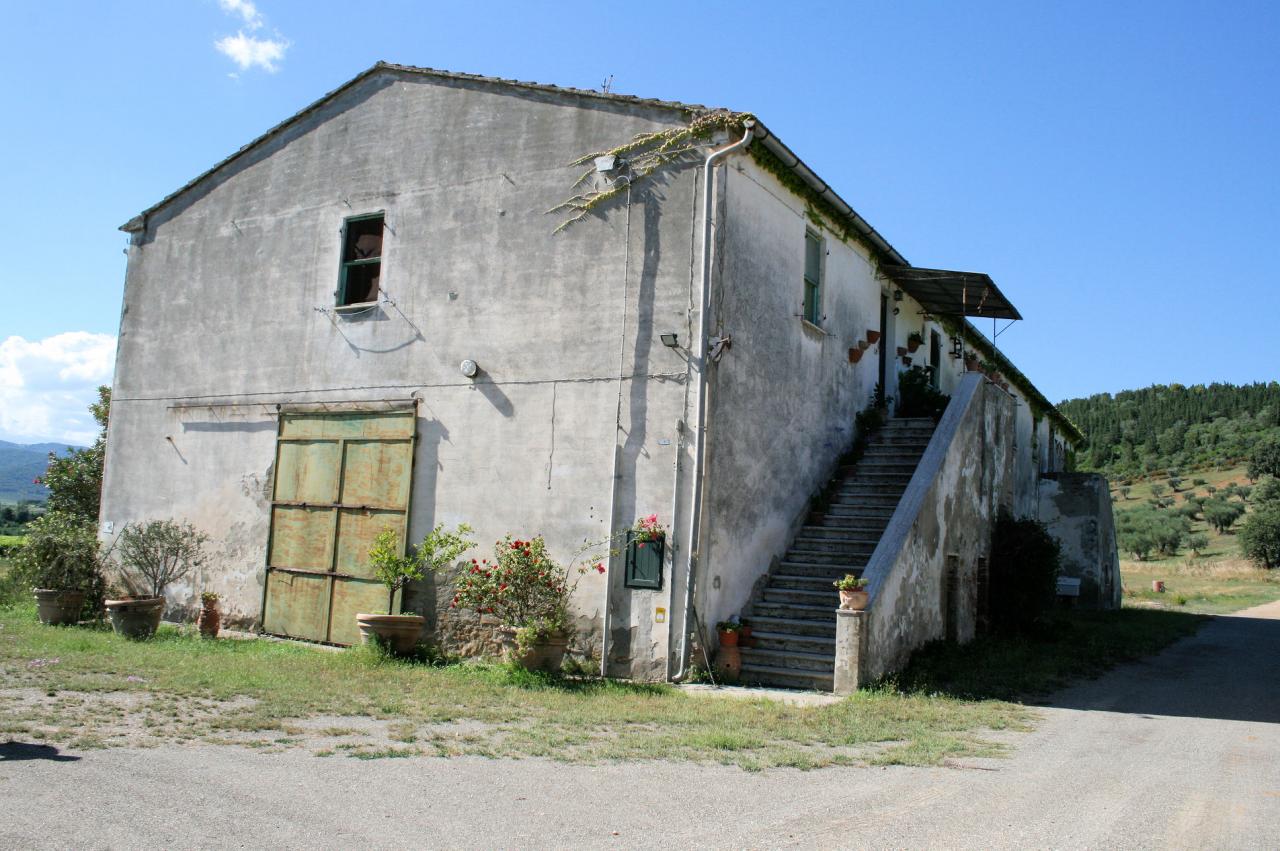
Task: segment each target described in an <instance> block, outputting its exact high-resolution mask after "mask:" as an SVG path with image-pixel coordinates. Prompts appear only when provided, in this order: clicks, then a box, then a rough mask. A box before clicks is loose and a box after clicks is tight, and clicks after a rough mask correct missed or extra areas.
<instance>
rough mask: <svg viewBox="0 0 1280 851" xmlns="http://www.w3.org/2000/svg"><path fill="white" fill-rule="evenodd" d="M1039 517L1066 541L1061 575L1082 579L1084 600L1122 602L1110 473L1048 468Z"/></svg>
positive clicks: (1098, 604) (1105, 604)
mask: <svg viewBox="0 0 1280 851" xmlns="http://www.w3.org/2000/svg"><path fill="white" fill-rule="evenodd" d="M1040 520H1041V522H1043V523H1044V524H1045V525H1047V526H1048V527H1049V532H1050V533H1051V534H1052V535H1053V536H1054V537H1055V538H1057V539H1058V541H1059V543H1061V544H1062V575H1063V576H1071V577H1076V578H1078V579H1079V580H1080V599H1079V601H1078V602H1079V605H1082V606H1086V607H1089V608H1101V609H1116V608H1119V607H1120V592H1121V582H1120V555H1119V553H1118V552H1117V550H1116V529H1115V518H1114V517H1113V515H1112V511H1111V495H1110V493H1109V489H1108V486H1107V480H1106V477H1105V476H1102V475H1099V474H1097V473H1047V474H1045V476H1044V478H1043V480H1042V481H1041V483H1040Z"/></svg>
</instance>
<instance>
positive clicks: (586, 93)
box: [120, 62, 1083, 442]
mask: <svg viewBox="0 0 1280 851" xmlns="http://www.w3.org/2000/svg"><path fill="white" fill-rule="evenodd" d="M387 72H392V73H400V74H412V75H416V76H422V77H432V78H436V79H440V80H453V81H467V82H477V83H486V84H491V85H500V86H506V87H508V88H515V89H524V90H529V91H538V92H549V93H553V94H561V95H571V96H574V97H581V98H588V99H592V100H600V101H606V102H610V103H626V104H632V105H638V106H648V107H653V108H657V109H668V110H671V111H673V112H678V113H681V114H685V115H687V114H690V113H693V114H696V113H702V112H714V111H725V112H728V111H729V110H723V109H721V108H715V107H707V106H703V105H701V104H693V103H684V102H682V101H674V100H661V99H659V98H644V97H637V96H635V95H623V94H615V93H613V92H598V91H595V90H593V89H576V88H571V87H566V86H555V85H551V84H549V83H534V82H527V81H523V80H509V79H504V78H502V77H486V76H484V75H481V74H464V73H459V72H455V71H442V70H438V69H436V68H421V67H416V66H413V65H397V64H395V63H392V62H377V63H375V64H374V65H373V66H372V67H370V68H368V69H367V70H365V71H362V72H361V73H360V74H357V75H356V76H355V77H353V78H351V79H350V80H348V81H347V82H345V83H343V84H342V85H341V86H339V87H338V88H336V89H334V90H333V91H331V92H328V93H327V94H325V95H323V96H322V97H320V98H319V99H318V100H316V101H315V102H314V103H312V104H310V105H309V106H307V107H304V108H303V109H302V110H300V111H298V112H297V113H295V114H294V115H292V116H290V117H289V118H286V119H285V120H284V121H282V122H280V123H279V124H277V125H276V126H275V127H272V128H271V129H270V130H268V131H267V132H266V133H263V134H262V135H261V136H259V137H258V138H256V139H254V140H253V141H251V142H249V143H248V144H247V145H245V146H244V147H242V148H240V149H239V150H238V151H236V152H235V153H233V154H231V156H229V157H227V158H226V159H224V160H222V161H220V162H218V163H216V164H214V165H213V166H212V167H211V168H209V169H208V170H206V171H204V172H202V173H201V174H199V175H197V176H196V177H195V178H193V179H192V180H190V181H188V182H187V183H186V184H184V185H183V186H181V187H179V188H178V189H177V190H175V191H174V192H172V193H170V194H169V195H166V196H165V197H164V198H162V199H160V201H158V202H156V203H155V204H153V205H151V206H150V207H148V208H147V209H145V210H143V211H142V212H141V213H139V214H138V215H137V216H134V217H133V218H132V219H130V220H129V221H128V222H125V223H124V224H123V225H121V226H120V230H122V231H126V232H134V231H138V230H143V229H144V228H145V227H146V221H147V217H149V216H150V215H152V214H153V213H155V212H156V211H157V210H159V209H161V208H162V207H164V206H165V205H167V204H168V203H169V202H171V201H173V200H174V199H176V198H178V197H179V196H181V195H183V194H185V193H186V192H188V191H190V190H191V189H193V188H195V187H196V186H197V185H199V184H200V183H202V182H204V181H205V180H206V179H208V178H209V177H212V176H213V175H214V174H215V173H217V172H218V171H220V170H221V169H222V168H224V167H225V166H227V165H229V164H230V163H232V162H234V161H235V160H236V159H238V158H239V157H242V156H244V155H245V154H246V153H248V152H249V151H251V150H253V149H254V148H256V147H258V146H259V145H261V144H263V143H265V142H267V141H269V140H270V139H272V138H274V137H275V136H277V135H279V134H280V133H281V132H283V131H285V130H287V129H288V128H289V127H291V126H293V125H294V124H296V123H298V122H299V121H301V120H302V119H304V118H306V117H307V116H309V115H310V114H312V113H313V112H315V111H317V110H318V109H320V108H321V107H322V106H324V105H325V104H327V103H328V102H329V101H331V100H333V99H334V98H336V97H338V96H339V95H341V94H343V93H344V92H347V91H349V90H351V89H353V88H355V87H356V86H358V85H360V84H361V83H363V82H364V81H365V80H368V79H370V78H371V77H374V76H376V75H378V74H382V73H387ZM755 121H756V123H755V127H754V131H753V135H754V138H755V143H757V144H760V145H763V146H764V147H765V148H766V149H768V150H769V152H770V153H772V154H774V155H775V156H776V157H778V159H779V160H781V161H782V163H783V164H784V165H785V166H786V167H787V168H788V169H790V170H791V171H792V172H793V173H794V174H795V175H796V176H797V177H799V178H800V179H801V180H803V181H804V182H805V183H806V184H807V185H808V186H809V187H810V188H811V189H812V190H813V191H814V192H816V193H817V194H818V195H819V196H820V197H821V198H822V199H824V200H825V201H826V202H827V203H828V204H830V205H831V206H832V207H833V208H835V210H836V211H838V212H839V213H840V214H841V215H842V216H844V218H845V219H846V220H847V221H848V223H849V224H850V225H851V226H852V227H853V229H854V231H855V232H857V233H859V234H861V235H862V236H863V238H864V239H866V240H867V242H868V244H870V246H871V247H872V248H873V249H874V250H875V251H876V252H877V253H878V254H879V255H880V259H881V261H883V262H882V266H883V267H884V268H885V271H886V273H887V272H888V269H889V267H896V268H897V269H898V270H899V272H898V274H902V275H905V274H908V272H906V271H903V270H910V271H918V272H942V271H943V270H937V269H920V270H915V269H913V267H911V264H910V263H909V262H908V261H907V259H906V258H905V257H903V256H902V255H901V254H899V253H898V250H897V249H895V248H894V247H893V246H892V245H890V244H889V241H888V240H886V239H885V238H884V237H883V236H882V235H881V234H880V233H879V232H878V231H877V230H876V229H875V228H873V227H872V226H871V225H870V223H868V222H867V220H866V219H864V218H862V216H860V215H858V213H857V211H856V210H854V209H853V207H851V206H850V205H849V204H848V203H847V202H846V201H845V200H844V199H843V198H841V197H840V196H839V194H837V193H836V191H835V190H834V189H832V188H831V187H830V186H829V185H828V184H827V183H826V181H824V180H823V179H822V178H820V177H819V176H818V175H817V173H816V172H814V171H813V170H812V169H811V168H809V167H808V166H807V165H805V164H804V162H803V161H802V160H801V159H800V157H798V156H796V154H795V153H794V152H793V151H792V150H791V149H790V148H788V147H787V146H786V144H785V143H784V142H783V141H782V140H781V139H779V138H778V137H777V136H776V135H774V134H773V133H772V132H770V131H769V129H768V127H766V126H765V125H764V123H763V122H761V121H760V120H759V119H756V120H755ZM945 274H949V275H966V276H974V280H977V279H979V278H980V279H982V280H983V281H985V283H986V284H989V286H990V290H991V291H994V293H995V294H996V295H997V296H998V298H999V300H1000V301H1001V302H1003V304H1005V305H1007V306H1008V309H1009V310H1010V311H1012V312H1013V313H1014V314H1016V313H1017V311H1016V310H1015V309H1014V308H1013V306H1012V305H1011V304H1009V303H1008V300H1007V299H1005V298H1004V296H1003V295H1002V294H1000V292H999V290H998V289H997V288H996V286H995V283H994V282H992V281H991V279H990V278H989V277H987V276H986V275H982V274H980V273H974V272H947V273H945ZM921 287H922V289H921V292H924V289H923V283H922V284H921ZM903 288H904V289H907V286H906V285H905V284H904V285H903ZM914 297H915V295H914V293H913V298H914ZM917 300H920V299H917ZM963 301H964V299H963V298H962V302H963ZM921 304H922V305H923V306H925V309H929V307H928V305H927V304H925V302H924V301H921ZM970 315H982V316H992V315H993V314H991V313H984V314H970ZM1010 318H1021V317H1020V316H1016V315H1015V316H1012V317H1010ZM961 321H962V322H963V323H964V331H965V333H964V336H965V338H966V339H967V340H969V342H970V343H971V345H973V346H975V347H976V348H978V349H980V350H982V351H984V352H985V353H987V354H988V355H989V356H991V357H993V358H994V359H996V360H997V361H999V362H1002V363H1003V364H1005V365H1007V367H1008V368H1007V369H1004V370H1003V372H1004V374H1005V375H1006V376H1008V377H1009V378H1010V379H1011V380H1013V381H1014V382H1015V383H1016V384H1018V386H1019V387H1020V388H1021V389H1022V390H1023V391H1024V392H1026V393H1027V395H1028V396H1029V397H1030V398H1031V399H1033V400H1034V401H1035V402H1036V403H1037V404H1038V405H1039V406H1040V407H1043V408H1044V409H1045V410H1046V411H1049V412H1050V416H1052V417H1053V418H1054V419H1055V421H1057V422H1058V423H1059V425H1061V426H1062V427H1063V430H1064V431H1065V432H1066V433H1067V434H1068V435H1070V436H1071V437H1073V438H1075V439H1076V440H1077V442H1078V441H1080V440H1083V435H1082V434H1081V433H1080V430H1079V429H1078V428H1077V427H1076V426H1075V424H1074V423H1072V422H1071V421H1070V420H1068V419H1067V418H1066V417H1065V416H1063V414H1062V413H1061V412H1059V411H1058V409H1057V408H1056V407H1055V406H1054V405H1053V403H1051V402H1050V401H1049V400H1048V399H1046V398H1045V397H1044V395H1043V394H1042V393H1040V391H1039V390H1037V389H1036V387H1035V385H1033V384H1032V383H1031V382H1030V380H1029V379H1027V378H1026V377H1025V376H1023V375H1022V373H1021V372H1019V371H1018V370H1017V369H1016V368H1015V367H1014V366H1013V364H1012V362H1011V361H1009V360H1008V358H1006V357H1005V356H1004V354H1003V353H1001V352H1000V350H999V349H997V348H996V347H995V345H994V344H993V343H991V342H989V341H987V340H986V338H985V337H983V336H982V335H981V334H980V333H979V332H978V330H977V329H976V328H975V327H974V326H973V325H972V323H970V322H969V321H968V320H964V319H962V320H961Z"/></svg>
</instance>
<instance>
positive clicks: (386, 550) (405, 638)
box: [356, 523, 475, 656]
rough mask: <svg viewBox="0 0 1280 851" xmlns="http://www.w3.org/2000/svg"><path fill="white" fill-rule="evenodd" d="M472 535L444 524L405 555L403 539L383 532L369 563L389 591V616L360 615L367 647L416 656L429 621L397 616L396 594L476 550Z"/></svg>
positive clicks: (392, 532)
mask: <svg viewBox="0 0 1280 851" xmlns="http://www.w3.org/2000/svg"><path fill="white" fill-rule="evenodd" d="M470 533H471V527H470V526H468V525H467V524H466V523H462V524H460V525H459V526H458V527H457V528H456V529H454V530H453V531H452V532H450V531H448V530H446V529H445V527H444V524H443V523H441V524H438V525H437V526H436V527H435V528H434V529H432V530H431V531H430V532H429V533H428V534H427V536H426V537H425V538H423V539H422V542H421V543H419V544H418V546H417V547H415V548H414V551H413V552H412V553H405V551H404V547H403V546H401V543H400V536H399V535H398V534H397V533H396V532H395V530H393V529H387V530H384V531H382V532H380V533H379V534H378V536H377V537H376V538H374V539H373V547H372V548H371V549H370V550H369V562H370V564H372V565H373V571H374V576H376V577H377V578H378V580H379V581H380V582H382V584H383V585H385V586H386V588H387V613H386V614H385V615H383V614H366V613H360V614H357V615H356V624H357V626H358V627H359V628H360V641H361V642H362V643H364V644H369V643H375V644H379V645H381V646H383V647H386V648H387V649H389V650H390V651H391V652H392V653H395V654H398V655H401V656H404V655H408V654H409V653H412V652H413V648H414V647H415V646H416V645H417V643H418V637H419V636H420V635H422V628H423V627H424V626H426V623H427V619H426V618H424V617H423V616H422V615H416V614H407V615H406V614H399V615H397V614H393V613H394V611H395V606H396V594H397V593H398V592H400V591H401V590H403V589H404V587H405V586H406V585H408V584H409V583H410V582H413V581H416V580H419V579H422V577H423V576H425V575H426V574H427V573H428V572H430V573H435V572H437V571H440V570H443V569H445V568H446V567H448V566H449V565H450V564H452V563H453V561H454V560H455V559H457V558H458V556H460V555H462V554H463V553H464V552H466V551H467V550H469V549H471V548H472V547H474V546H475V541H473V540H471V539H470V538H469V537H467V536H468V535H469V534H470Z"/></svg>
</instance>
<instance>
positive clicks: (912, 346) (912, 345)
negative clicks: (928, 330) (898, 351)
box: [907, 340, 920, 355]
mask: <svg viewBox="0 0 1280 851" xmlns="http://www.w3.org/2000/svg"><path fill="white" fill-rule="evenodd" d="M918 348H920V344H919V343H917V342H916V341H915V340H908V341H907V351H908V352H911V354H913V355H914V354H915V353H916V349H918Z"/></svg>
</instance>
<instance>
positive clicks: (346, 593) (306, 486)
mask: <svg viewBox="0 0 1280 851" xmlns="http://www.w3.org/2000/svg"><path fill="white" fill-rule="evenodd" d="M416 424H417V416H416V412H415V411H414V410H413V409H411V408H410V409H406V410H402V411H388V412H378V413H369V412H344V413H335V414H330V413H282V414H281V415H280V432H279V438H278V439H277V443H276V467H275V470H276V475H275V487H274V492H273V494H272V502H271V536H270V539H269V543H268V545H267V578H266V595H265V600H264V605H263V613H262V627H263V631H264V632H269V633H273V634H275V635H286V636H290V637H292V638H304V639H307V640H309V641H324V642H329V643H331V644H354V643H355V642H356V640H357V639H358V638H359V631H358V630H357V628H356V613H357V612H375V613H377V612H386V611H387V604H388V602H389V601H388V598H387V592H386V588H385V587H384V586H383V585H382V584H381V583H379V582H378V581H377V580H376V579H374V578H373V571H372V569H371V568H370V566H369V558H368V553H369V547H370V545H371V544H372V543H373V539H374V537H376V536H377V535H378V533H379V532H381V531H383V530H384V529H393V530H395V531H396V532H397V533H398V534H399V535H400V540H401V541H402V542H403V541H404V540H405V538H406V532H407V528H408V521H409V491H410V484H411V482H412V479H413V444H414V436H415V429H416ZM396 606H397V608H398V606H399V601H398V600H397V601H396Z"/></svg>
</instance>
